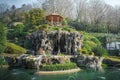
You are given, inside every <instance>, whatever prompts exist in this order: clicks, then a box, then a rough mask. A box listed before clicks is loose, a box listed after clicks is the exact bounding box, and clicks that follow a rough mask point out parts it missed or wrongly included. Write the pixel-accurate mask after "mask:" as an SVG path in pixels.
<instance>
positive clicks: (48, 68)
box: [40, 63, 77, 71]
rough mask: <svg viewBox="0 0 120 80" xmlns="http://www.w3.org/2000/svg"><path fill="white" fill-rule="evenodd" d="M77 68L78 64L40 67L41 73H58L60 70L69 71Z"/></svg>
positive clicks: (44, 65) (43, 65)
mask: <svg viewBox="0 0 120 80" xmlns="http://www.w3.org/2000/svg"><path fill="white" fill-rule="evenodd" d="M75 68H77V65H76V63H65V64H51V65H46V64H42V65H41V66H40V70H41V71H58V70H69V69H75Z"/></svg>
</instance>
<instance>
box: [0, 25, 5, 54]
mask: <svg viewBox="0 0 120 80" xmlns="http://www.w3.org/2000/svg"><path fill="white" fill-rule="evenodd" d="M5 48H6V30H5V26H4V25H3V24H2V23H0V53H2V52H4V50H5Z"/></svg>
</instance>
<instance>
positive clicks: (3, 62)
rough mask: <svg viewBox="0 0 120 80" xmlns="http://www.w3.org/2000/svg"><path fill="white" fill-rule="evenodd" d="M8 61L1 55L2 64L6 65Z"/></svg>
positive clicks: (0, 63) (0, 61) (0, 62)
mask: <svg viewBox="0 0 120 80" xmlns="http://www.w3.org/2000/svg"><path fill="white" fill-rule="evenodd" d="M6 64H7V62H6V60H5V58H4V57H2V56H0V65H6Z"/></svg>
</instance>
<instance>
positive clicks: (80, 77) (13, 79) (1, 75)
mask: <svg viewBox="0 0 120 80" xmlns="http://www.w3.org/2000/svg"><path fill="white" fill-rule="evenodd" d="M34 72H35V70H25V69H10V70H9V69H7V68H3V69H0V80H120V69H118V68H108V69H105V70H104V72H98V71H91V70H81V71H80V72H77V73H72V74H63V75H36V74H34Z"/></svg>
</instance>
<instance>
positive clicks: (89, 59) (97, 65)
mask: <svg viewBox="0 0 120 80" xmlns="http://www.w3.org/2000/svg"><path fill="white" fill-rule="evenodd" d="M76 59H77V60H76V62H77V64H78V66H79V67H81V66H83V67H86V68H87V69H93V70H100V71H101V70H102V61H103V58H102V57H100V58H98V57H95V56H93V55H89V56H86V55H83V54H81V55H78V56H77V57H76Z"/></svg>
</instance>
